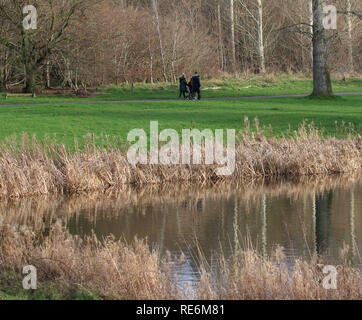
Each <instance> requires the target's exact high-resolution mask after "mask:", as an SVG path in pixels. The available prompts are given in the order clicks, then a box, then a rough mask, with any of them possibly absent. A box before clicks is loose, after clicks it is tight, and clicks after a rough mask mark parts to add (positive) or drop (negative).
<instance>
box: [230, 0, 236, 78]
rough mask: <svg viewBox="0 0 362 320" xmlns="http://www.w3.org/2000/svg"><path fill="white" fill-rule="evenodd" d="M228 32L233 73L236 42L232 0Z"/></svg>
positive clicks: (231, 2) (232, 2) (232, 0)
mask: <svg viewBox="0 0 362 320" xmlns="http://www.w3.org/2000/svg"><path fill="white" fill-rule="evenodd" d="M230 32H231V57H232V68H233V72H235V71H236V42H235V16H234V0H230Z"/></svg>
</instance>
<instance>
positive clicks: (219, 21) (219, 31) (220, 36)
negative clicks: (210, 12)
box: [217, 0, 224, 70]
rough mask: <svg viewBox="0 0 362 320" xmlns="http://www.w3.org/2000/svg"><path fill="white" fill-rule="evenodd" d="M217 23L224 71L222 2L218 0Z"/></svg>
mask: <svg viewBox="0 0 362 320" xmlns="http://www.w3.org/2000/svg"><path fill="white" fill-rule="evenodd" d="M217 23H218V33H219V34H218V36H219V55H220V69H221V70H223V69H224V52H223V51H224V50H223V47H224V46H223V41H222V23H221V4H220V0H217Z"/></svg>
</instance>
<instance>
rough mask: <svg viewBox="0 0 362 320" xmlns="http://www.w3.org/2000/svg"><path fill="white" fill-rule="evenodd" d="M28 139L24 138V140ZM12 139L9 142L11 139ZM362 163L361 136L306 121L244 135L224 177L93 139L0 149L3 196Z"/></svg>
mask: <svg viewBox="0 0 362 320" xmlns="http://www.w3.org/2000/svg"><path fill="white" fill-rule="evenodd" d="M25 140H26V139H24V141H25ZM7 145H9V144H7ZM361 168H362V138H361V137H360V136H353V137H352V136H350V137H348V138H347V139H344V140H340V139H336V138H326V139H324V138H322V137H321V136H320V133H319V132H318V130H316V129H311V128H309V129H306V128H305V126H303V127H301V129H300V130H299V131H298V132H297V133H296V134H295V136H294V137H293V138H282V139H274V138H266V137H265V136H263V135H262V134H257V135H256V136H254V135H253V134H248V133H244V134H242V135H240V137H239V139H238V144H237V147H236V168H235V172H234V174H233V175H232V176H228V177H220V176H217V175H216V173H215V171H216V169H217V166H216V165H211V166H206V165H191V166H188V165H177V166H163V165H138V166H136V167H133V166H131V165H130V164H129V163H128V161H127V158H126V156H125V152H123V151H120V150H119V149H115V148H107V149H100V148H97V147H96V146H95V145H94V144H92V143H90V144H87V145H86V146H85V148H83V149H77V150H76V151H75V152H70V151H69V150H67V148H66V147H65V146H64V145H56V144H52V143H39V142H38V141H36V139H33V141H32V143H23V144H22V146H21V147H9V146H5V145H2V147H1V149H0V199H4V198H19V197H25V196H34V195H37V196H38V195H49V194H59V193H61V194H62V193H68V194H80V193H83V192H87V193H89V192H93V191H105V190H108V189H110V188H113V189H114V188H116V189H117V188H118V189H122V188H123V187H124V186H125V185H129V184H131V185H138V186H148V185H158V186H160V185H162V184H165V183H184V184H195V183H198V184H204V183H209V182H220V181H221V182H222V181H229V182H230V181H242V182H243V183H247V181H250V180H253V179H257V178H273V177H274V178H275V177H289V178H290V177H298V176H313V175H329V174H337V173H351V172H355V171H358V170H360V169H361Z"/></svg>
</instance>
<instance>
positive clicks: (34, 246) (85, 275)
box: [0, 223, 171, 300]
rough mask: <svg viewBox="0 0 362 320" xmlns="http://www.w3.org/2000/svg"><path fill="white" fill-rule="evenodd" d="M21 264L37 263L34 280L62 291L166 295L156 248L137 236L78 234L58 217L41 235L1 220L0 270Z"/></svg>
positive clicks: (167, 289) (9, 271)
mask: <svg viewBox="0 0 362 320" xmlns="http://www.w3.org/2000/svg"><path fill="white" fill-rule="evenodd" d="M26 265H33V266H35V267H36V268H37V273H38V281H39V283H40V285H39V286H41V283H49V282H50V283H52V284H53V285H55V286H56V287H57V289H58V290H60V291H62V292H63V294H64V296H67V294H69V293H70V292H72V291H74V290H81V291H87V292H91V293H92V294H93V295H95V296H97V297H100V298H102V299H123V300H124V299H130V300H135V299H142V300H153V299H170V298H171V294H170V288H171V283H170V281H169V280H168V278H167V276H166V275H165V274H164V273H163V272H162V270H161V267H160V261H159V257H158V254H157V251H150V250H149V248H148V246H147V245H146V243H145V241H142V240H137V239H136V240H135V241H134V243H133V244H131V245H128V244H125V243H124V242H121V241H115V240H114V239H112V238H111V237H110V238H107V239H105V240H104V241H103V242H100V241H99V240H97V239H96V237H95V236H94V237H89V238H86V239H84V240H81V239H80V238H78V237H73V236H71V235H70V234H69V233H68V232H67V231H65V230H64V229H63V227H62V226H61V224H60V223H56V224H54V225H53V226H52V227H51V229H50V232H49V235H48V236H44V237H43V236H39V233H38V232H37V233H35V232H33V231H32V229H30V228H27V227H21V228H16V227H12V226H0V274H1V273H2V274H13V273H15V274H18V275H19V276H21V274H22V273H21V272H22V268H23V267H24V266H26ZM19 281H20V282H21V280H19ZM1 285H2V284H1V283H0V289H2V290H4V288H1ZM5 290H6V288H5Z"/></svg>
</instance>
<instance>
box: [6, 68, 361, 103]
mask: <svg viewBox="0 0 362 320" xmlns="http://www.w3.org/2000/svg"><path fill="white" fill-rule="evenodd" d="M333 89H334V92H335V93H338V92H361V90H362V79H361V77H355V78H347V79H342V78H341V77H335V79H334V80H333ZM202 90H203V96H204V97H205V98H222V97H245V96H268V95H285V94H310V93H311V92H312V91H313V81H312V78H311V75H308V74H295V75H289V74H279V75H274V74H271V75H270V74H268V75H263V76H258V75H254V76H249V77H241V78H233V77H222V78H220V79H217V80H207V81H203V88H202ZM97 93H98V94H97V96H94V97H90V98H81V99H80V98H77V97H76V96H75V95H69V96H62V95H61V94H57V95H54V96H45V95H44V96H42V95H38V97H37V98H36V99H32V98H23V97H11V98H9V99H5V94H0V105H1V104H11V103H30V104H31V103H33V102H37V103H39V102H40V103H45V102H48V103H61V102H77V101H80V100H81V101H97V100H109V101H112V100H117V101H118V100H138V99H147V100H148V99H174V98H177V97H178V85H177V84H170V83H168V84H166V83H157V84H144V83H136V84H135V85H134V87H133V88H132V86H131V85H130V84H123V85H120V86H110V87H109V86H107V87H102V88H98V92H97Z"/></svg>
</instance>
